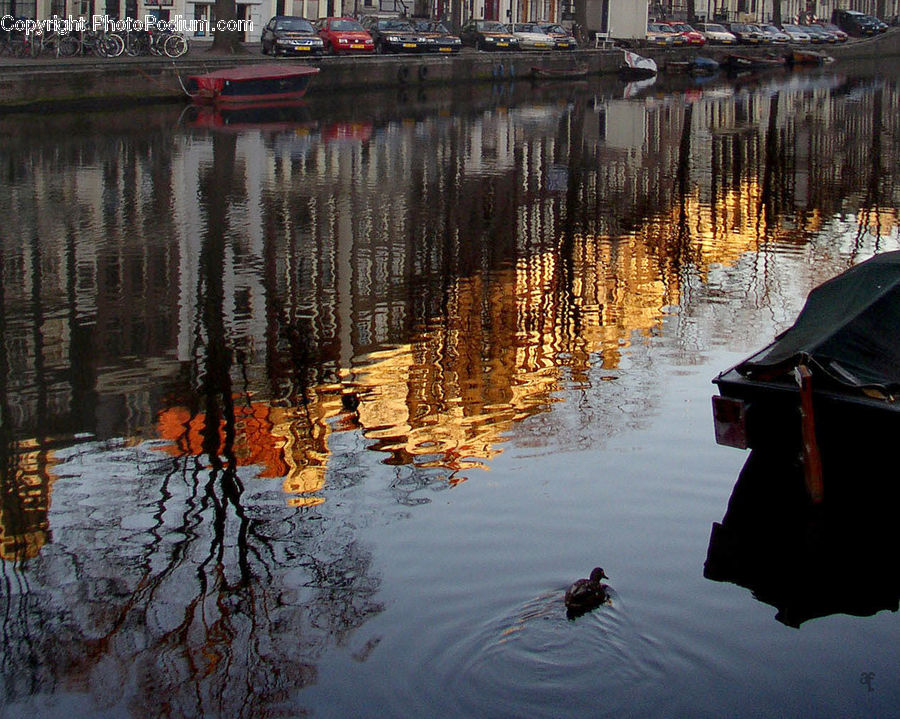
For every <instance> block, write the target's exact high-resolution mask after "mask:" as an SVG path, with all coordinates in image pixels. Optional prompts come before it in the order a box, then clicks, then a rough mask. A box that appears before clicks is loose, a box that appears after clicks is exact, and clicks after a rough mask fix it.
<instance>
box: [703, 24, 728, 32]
mask: <svg viewBox="0 0 900 719" xmlns="http://www.w3.org/2000/svg"><path fill="white" fill-rule="evenodd" d="M706 30H707V31H708V32H728V31H727V30H726V29H725V28H724V27H722V26H721V25H707V26H706Z"/></svg>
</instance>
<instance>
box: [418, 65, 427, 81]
mask: <svg viewBox="0 0 900 719" xmlns="http://www.w3.org/2000/svg"><path fill="white" fill-rule="evenodd" d="M427 79H428V65H419V80H420V81H423V82H424V81H425V80H427Z"/></svg>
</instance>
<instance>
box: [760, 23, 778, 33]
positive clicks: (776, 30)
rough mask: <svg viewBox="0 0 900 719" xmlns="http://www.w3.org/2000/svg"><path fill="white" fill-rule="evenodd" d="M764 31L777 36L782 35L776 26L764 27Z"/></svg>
mask: <svg viewBox="0 0 900 719" xmlns="http://www.w3.org/2000/svg"><path fill="white" fill-rule="evenodd" d="M763 30H765V31H766V32H773V33H775V34H776V35H778V34H780V33H781V30H779V29H778V28H777V27H775V26H774V25H763Z"/></svg>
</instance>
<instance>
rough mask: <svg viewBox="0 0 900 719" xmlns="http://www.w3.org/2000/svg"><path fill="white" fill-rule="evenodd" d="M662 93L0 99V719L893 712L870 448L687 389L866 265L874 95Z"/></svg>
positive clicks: (776, 77)
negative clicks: (777, 424)
mask: <svg viewBox="0 0 900 719" xmlns="http://www.w3.org/2000/svg"><path fill="white" fill-rule="evenodd" d="M668 82H669V85H668V86H664V85H663V82H662V81H661V82H659V83H656V84H652V83H651V84H650V85H635V84H632V85H625V84H623V83H621V82H619V81H618V80H617V79H615V78H605V79H602V80H601V79H595V80H592V81H590V82H581V83H578V82H576V83H549V84H531V83H528V82H522V81H519V82H515V83H502V84H497V85H489V86H484V87H476V88H473V87H468V86H467V87H461V88H455V89H450V90H438V89H432V88H428V89H427V90H425V91H420V90H419V89H417V88H416V87H414V86H410V87H409V88H406V89H404V90H402V91H400V92H398V93H390V94H387V95H370V96H357V97H317V96H315V95H314V94H311V95H310V96H309V98H308V100H307V101H306V103H305V104H303V105H300V106H287V107H276V108H268V109H253V110H246V111H233V112H220V113H217V112H213V111H209V110H206V109H203V110H198V109H196V108H183V107H181V106H162V107H142V108H136V109H123V108H114V109H110V110H109V111H104V112H88V113H80V114H65V113H62V114H42V115H40V116H22V115H7V116H4V117H0V172H2V185H3V187H4V191H3V192H2V193H0V211H2V216H3V230H2V233H0V238H2V252H0V261H2V267H0V271H2V290H0V321H2V325H0V337H2V344H0V413H2V414H0V417H2V424H0V431H2V448H0V452H2V460H3V461H2V476H0V481H2V485H0V502H2V504H0V540H2V543H0V556H2V560H0V629H2V642H0V661H2V670H0V715H2V716H4V717H33V716H41V717H66V719H72V718H73V717H100V716H102V717H148V716H151V717H152V716H172V717H176V716H177V717H217V716H222V717H285V716H289V717H295V716H314V717H335V718H338V717H375V716H377V717H431V716H442V717H605V716H616V717H623V716H624V717H649V718H655V717H659V718H662V717H723V716H730V717H756V716H797V717H799V716H844V717H848V716H855V717H867V716H871V717H886V716H897V715H898V714H900V682H898V681H897V674H896V666H897V650H896V647H897V646H898V643H900V619H898V616H897V614H896V610H897V600H898V596H900V589H898V584H897V579H896V560H897V550H898V546H897V536H896V532H893V531H890V527H892V526H895V524H896V519H895V507H896V504H895V503H894V500H895V499H896V498H895V497H893V496H892V495H891V490H890V489H889V488H886V487H885V486H884V485H885V484H887V483H888V481H890V482H892V481H893V479H894V476H893V475H895V474H896V471H895V470H890V471H882V470H881V469H880V468H879V467H878V463H877V461H872V460H871V458H870V461H869V462H868V464H866V465H865V466H863V465H862V464H859V465H857V464H854V463H853V462H851V463H850V468H849V469H848V470H847V481H848V483H850V484H852V485H853V486H854V487H859V488H860V492H859V493H858V494H859V496H858V497H857V499H856V501H855V502H853V503H850V504H852V506H853V508H854V513H853V514H852V516H849V515H847V516H845V515H844V514H842V512H843V509H844V508H843V507H836V506H833V507H832V508H831V509H830V510H829V512H831V513H830V514H829V515H828V517H830V519H829V520H828V521H825V522H821V521H814V520H815V518H811V515H810V509H809V507H808V506H807V505H806V504H805V502H804V500H803V497H802V496H799V497H798V494H797V492H796V491H795V490H796V488H797V486H798V484H797V482H798V481H799V480H798V471H799V470H798V468H797V465H796V461H795V458H793V457H790V456H785V457H777V456H776V457H774V458H773V457H771V456H770V457H762V458H759V457H756V458H753V457H751V456H750V455H748V453H746V452H744V451H741V450H738V449H732V448H728V447H722V446H719V445H717V444H716V442H715V439H714V434H713V424H712V417H711V403H710V397H711V395H712V394H713V392H714V389H715V388H714V386H713V384H712V383H711V380H712V379H713V377H714V376H715V375H716V374H717V373H718V372H719V371H721V370H724V369H726V368H728V367H729V366H731V365H732V364H733V363H735V362H737V361H738V360H739V359H741V358H742V357H744V356H746V355H748V354H750V353H751V352H752V351H754V350H755V349H757V348H759V347H761V346H762V345H764V344H766V343H767V342H769V341H770V340H771V338H772V337H773V336H774V335H775V334H776V333H778V332H779V331H781V330H783V329H785V328H786V327H788V326H789V325H790V324H791V322H792V321H793V319H794V318H795V317H796V315H797V313H798V311H799V309H800V308H801V307H802V305H803V302H804V299H805V297H806V294H807V293H808V291H809V290H810V289H811V288H813V287H814V286H816V285H817V284H819V283H820V282H822V281H824V280H825V279H827V278H830V277H832V276H834V275H836V274H838V273H840V272H841V271H843V270H844V269H846V268H848V267H850V266H851V265H853V264H855V263H858V262H860V261H862V260H864V259H866V258H868V257H870V256H872V255H873V254H876V253H879V252H884V251H888V250H894V249H898V248H900V229H898V217H900V215H898V213H900V166H898V157H900V153H898V149H900V112H898V108H900V81H898V77H897V75H889V76H884V75H882V74H879V73H878V72H877V70H876V71H869V70H866V69H857V68H847V67H839V68H837V69H836V70H834V71H827V72H820V71H818V70H816V71H813V72H808V73H803V72H796V73H793V74H791V73H788V74H781V73H779V74H767V75H762V76H752V75H747V76H742V77H737V78H725V77H723V78H712V79H707V80H706V81H700V80H697V81H694V80H691V79H689V78H675V79H672V80H669V81H668ZM739 480H740V481H739ZM827 493H828V488H827V487H826V505H827V504H828V503H827ZM833 504H834V503H833ZM726 512H727V515H728V516H727V517H726ZM835 517H837V520H835ZM723 520H724V521H723ZM715 525H726V526H728V527H730V532H731V534H729V537H730V539H729V540H728V541H727V542H725V545H726V546H724V548H723V546H722V543H721V542H720V541H719V540H720V539H721V534H722V533H721V532H720V531H718V530H716V531H715V532H714V529H713V528H714V526H715ZM885 527H887V528H888V529H887V530H886V529H885ZM735 537H737V538H735ZM732 545H735V546H736V545H740V547H742V548H741V549H740V550H739V551H738V550H734V551H731V550H733V549H734V547H733V546H732ZM598 565H599V566H602V567H603V568H604V569H605V570H606V573H607V574H608V575H609V584H610V590H609V593H610V599H609V602H608V603H607V604H605V605H604V606H601V607H600V608H598V609H596V610H595V611H593V612H590V613H588V614H585V615H583V616H581V617H578V618H575V619H570V618H567V616H566V612H565V607H564V605H563V594H564V592H565V589H566V587H567V586H568V585H569V584H570V583H571V582H572V581H574V580H575V579H577V578H579V577H584V576H587V574H588V573H589V572H590V570H591V568H592V567H594V566H598Z"/></svg>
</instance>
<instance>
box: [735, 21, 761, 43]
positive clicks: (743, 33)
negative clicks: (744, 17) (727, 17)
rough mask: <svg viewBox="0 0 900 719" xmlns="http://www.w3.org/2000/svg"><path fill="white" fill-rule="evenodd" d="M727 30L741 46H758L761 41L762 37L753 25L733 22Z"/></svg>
mask: <svg viewBox="0 0 900 719" xmlns="http://www.w3.org/2000/svg"><path fill="white" fill-rule="evenodd" d="M728 29H729V30H730V31H731V34H732V35H734V36H735V37H736V38H737V41H738V42H739V43H740V44H741V45H759V44H760V43H761V42H762V41H763V35H762V33H761V32H760V31H759V30H757V29H756V26H755V25H750V24H748V23H743V22H733V23H731V25H729V26H728Z"/></svg>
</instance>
